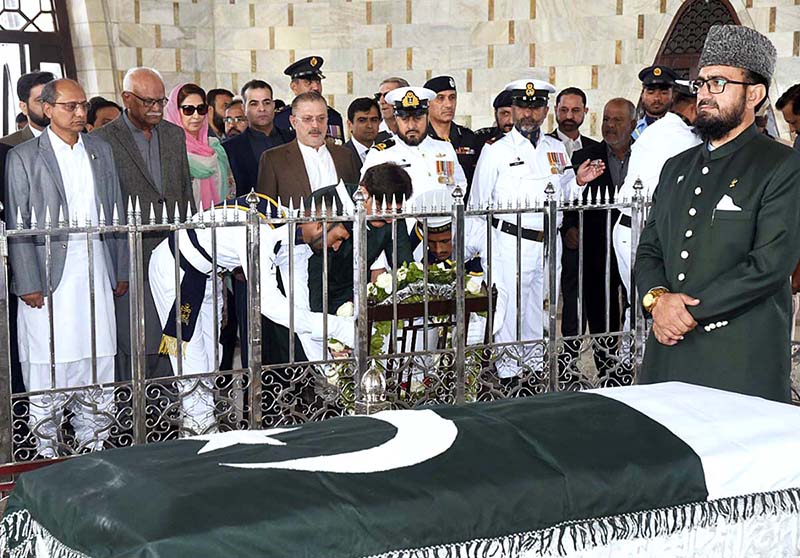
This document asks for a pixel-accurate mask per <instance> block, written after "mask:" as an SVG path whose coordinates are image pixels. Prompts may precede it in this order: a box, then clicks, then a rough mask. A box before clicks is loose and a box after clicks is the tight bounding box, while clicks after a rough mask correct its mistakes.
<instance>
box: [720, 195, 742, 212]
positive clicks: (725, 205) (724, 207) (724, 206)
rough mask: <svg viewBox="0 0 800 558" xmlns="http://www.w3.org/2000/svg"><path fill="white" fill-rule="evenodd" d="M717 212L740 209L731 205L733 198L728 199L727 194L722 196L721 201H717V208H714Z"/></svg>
mask: <svg viewBox="0 0 800 558" xmlns="http://www.w3.org/2000/svg"><path fill="white" fill-rule="evenodd" d="M714 209H716V210H717V211H741V210H742V208H741V207H739V206H738V205H736V204H735V203H733V198H732V197H730V196H729V195H728V194H725V195H723V196H722V199H721V200H719V202H718V203H717V206H716V207H715V208H714Z"/></svg>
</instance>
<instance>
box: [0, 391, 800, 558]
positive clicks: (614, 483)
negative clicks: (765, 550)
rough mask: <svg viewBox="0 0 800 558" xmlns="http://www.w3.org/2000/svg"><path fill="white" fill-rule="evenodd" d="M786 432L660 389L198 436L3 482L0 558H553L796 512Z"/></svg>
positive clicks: (777, 410) (742, 403) (738, 407)
mask: <svg viewBox="0 0 800 558" xmlns="http://www.w3.org/2000/svg"><path fill="white" fill-rule="evenodd" d="M798 432H800V409H797V408H795V407H791V406H789V405H783V404H780V403H774V402H769V401H765V400H762V399H758V398H753V397H747V396H742V395H737V394H731V393H727V392H722V391H718V390H713V389H709V388H701V387H696V386H689V385H686V384H675V383H673V384H660V385H652V386H635V387H627V388H615V389H606V390H595V391H589V392H580V393H557V394H550V395H544V396H539V397H533V398H526V399H515V400H505V401H498V402H492V403H477V404H469V405H464V406H458V407H436V408H431V409H424V410H413V411H386V412H382V413H378V414H376V415H373V416H370V417H365V416H357V417H344V418H338V419H331V420H327V421H324V422H317V423H309V424H304V425H302V426H292V427H285V428H275V429H272V430H266V431H239V432H229V433H224V434H213V435H207V436H201V437H195V438H188V439H183V440H176V441H172V442H165V443H160V444H152V445H143V446H136V447H132V448H126V449H120V450H111V451H105V452H99V453H94V454H89V455H85V456H82V457H77V458H75V459H71V460H69V461H66V462H63V463H59V464H56V465H52V466H49V467H45V468H42V469H39V470H37V471H35V472H31V473H26V474H24V475H22V476H21V478H20V479H19V481H18V483H17V486H16V489H15V491H14V493H13V494H12V496H11V499H10V501H9V503H8V508H7V511H6V515H5V517H4V518H3V522H2V527H1V528H0V556H5V555H6V554H5V553H6V552H10V554H11V556H37V558H43V557H44V556H47V557H49V558H62V557H63V558H77V557H84V556H89V557H92V558H111V557H113V558H134V557H135V558H145V557H147V558H156V557H157V558H173V557H192V558H195V557H197V558H200V557H214V558H216V557H229V556H230V557H238V558H249V557H252V558H256V557H258V558H264V557H287V558H366V557H386V558H390V557H391V558H412V557H413V558H434V557H435V558H440V557H443V556H447V557H451V556H452V557H459V558H462V557H484V556H485V557H489V556H491V557H523V556H524V557H528V556H558V555H568V554H569V553H570V552H574V551H576V550H581V549H586V548H592V547H594V546H597V545H605V544H609V543H611V542H613V541H615V540H626V539H637V538H648V537H657V536H668V535H670V534H674V533H676V532H680V531H681V530H685V529H691V528H697V527H713V526H714V525H715V524H717V523H719V522H729V523H730V522H734V523H735V522H737V521H744V520H747V519H748V518H751V517H753V516H754V515H765V516H768V515H770V514H773V515H780V514H783V515H786V514H789V515H792V516H793V517H797V514H798V508H800V498H798V493H797V491H796V490H795V489H796V488H797V487H800V459H797V456H800V436H798V434H797V433H798ZM789 461H791V462H789Z"/></svg>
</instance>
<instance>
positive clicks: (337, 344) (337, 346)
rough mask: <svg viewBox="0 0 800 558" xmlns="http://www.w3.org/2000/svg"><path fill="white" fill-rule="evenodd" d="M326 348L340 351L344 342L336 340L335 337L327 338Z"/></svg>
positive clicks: (336, 351) (335, 351)
mask: <svg viewBox="0 0 800 558" xmlns="http://www.w3.org/2000/svg"><path fill="white" fill-rule="evenodd" d="M328 349H330V350H331V352H333V353H341V352H342V351H344V349H345V346H344V343H342V342H341V341H337V340H335V339H328Z"/></svg>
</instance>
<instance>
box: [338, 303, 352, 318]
mask: <svg viewBox="0 0 800 558" xmlns="http://www.w3.org/2000/svg"><path fill="white" fill-rule="evenodd" d="M353 313H354V307H353V303H352V302H350V301H347V302H345V303H344V304H342V305H341V306H340V307H339V309H338V310H337V311H336V315H337V316H339V317H340V318H349V317H350V316H352V315H353Z"/></svg>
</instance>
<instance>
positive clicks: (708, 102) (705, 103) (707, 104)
mask: <svg viewBox="0 0 800 558" xmlns="http://www.w3.org/2000/svg"><path fill="white" fill-rule="evenodd" d="M700 107H711V108H719V106H718V105H717V103H716V102H715V101H712V100H710V99H708V100H703V101H700V102H699V103H698V104H697V108H700Z"/></svg>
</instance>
